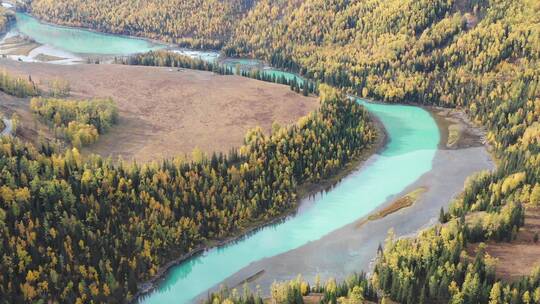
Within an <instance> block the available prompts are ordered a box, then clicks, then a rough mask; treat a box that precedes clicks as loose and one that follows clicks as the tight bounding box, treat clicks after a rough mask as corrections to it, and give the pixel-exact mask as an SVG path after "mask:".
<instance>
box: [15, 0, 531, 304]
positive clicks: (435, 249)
mask: <svg viewBox="0 0 540 304" xmlns="http://www.w3.org/2000/svg"><path fill="white" fill-rule="evenodd" d="M68 2H70V3H77V2H78V1H65V0H64V1H39V0H36V1H34V3H33V4H32V9H33V12H34V13H35V14H38V15H39V16H41V17H43V18H46V16H45V15H50V16H54V17H51V18H50V19H49V20H57V21H62V22H67V23H71V24H74V23H75V21H73V20H78V19H80V17H77V14H80V13H79V12H83V11H85V10H81V9H80V8H79V7H82V6H80V5H73V7H69V5H66V3H68ZM98 2H101V1H98ZM108 2H109V3H111V1H108ZM164 3H165V2H164ZM205 3H211V1H208V2H205ZM221 3H229V2H227V1H223V2H221ZM249 6H251V4H250V5H247V6H246V7H249ZM105 7H107V6H105ZM107 8H108V9H107V10H104V11H105V12H106V13H104V15H106V14H108V13H109V12H111V11H113V10H111V6H108V7H107ZM137 11H144V10H137ZM171 11H174V9H172V8H171ZM72 15H73V16H75V17H73V16H72ZM97 15H98V16H99V14H97ZM128 15H129V16H131V15H136V14H134V13H133V12H131V13H126V15H122V14H118V16H119V17H118V18H119V20H125V19H126V20H129V19H128V18H127V17H126V16H128ZM222 15H223V16H227V14H222ZM85 16H91V14H87V15H85ZM194 16H198V15H197V14H194ZM87 18H90V17H87ZM173 18H174V16H173ZM96 19H97V20H100V21H99V22H96V24H95V25H93V24H92V23H91V22H87V23H81V24H84V25H87V26H94V27H95V28H98V29H106V30H113V29H112V26H111V25H109V27H103V26H102V25H99V26H98V24H108V23H109V22H108V21H106V19H103V18H102V19H99V18H96ZM162 20H169V19H165V18H164V19H162ZM170 20H174V19H170ZM183 21H184V20H182V21H178V22H183ZM171 22H173V21H171ZM111 24H115V21H114V19H113V22H112V23H111ZM196 24H199V23H196ZM208 24H209V26H208V28H209V29H213V28H215V27H214V23H212V22H209V23H208ZM231 24H234V23H228V22H224V23H223V29H226V30H227V31H230V30H233V31H234V33H233V34H232V35H230V37H229V38H228V39H225V40H220V43H216V44H215V45H221V44H223V43H225V47H224V48H223V51H224V53H225V54H227V55H234V56H249V57H257V58H262V59H266V60H267V61H269V62H270V63H272V64H273V65H274V66H277V67H281V68H284V69H287V70H290V71H293V72H298V73H300V74H302V75H305V76H306V77H309V78H311V79H313V80H317V81H320V82H325V83H328V84H330V85H333V86H338V87H342V88H345V89H347V90H348V91H349V92H351V93H355V94H358V95H362V96H365V97H370V98H375V99H379V100H384V101H388V102H420V103H425V104H431V105H442V106H448V107H458V108H461V109H463V110H465V111H466V112H467V114H468V115H469V116H470V117H471V118H472V119H473V120H474V121H475V122H476V123H478V124H481V125H483V126H485V127H486V128H487V130H488V136H487V139H488V141H489V143H490V144H491V146H492V148H493V152H494V155H495V157H496V158H497V162H498V168H497V170H496V171H495V172H490V173H487V172H486V173H482V174H479V175H478V176H475V177H474V178H471V180H470V181H469V182H468V184H467V186H466V188H465V190H464V192H463V196H462V197H461V198H460V199H458V200H456V201H455V202H453V204H452V207H451V208H450V210H449V211H448V212H447V213H443V214H442V216H441V219H443V221H445V222H447V223H446V224H445V225H444V226H437V227H434V228H432V229H429V230H427V231H425V232H424V233H422V235H420V236H419V237H418V238H416V239H403V240H397V241H389V242H388V243H387V244H386V245H385V246H384V247H385V248H384V252H383V253H381V255H380V257H379V260H378V263H377V266H376V269H375V272H374V275H373V277H372V278H371V279H370V283H369V284H368V283H366V282H365V280H359V281H358V284H353V285H350V286H347V287H346V288H345V289H344V290H343V291H341V292H340V293H339V294H340V296H346V297H347V299H348V300H351V301H354V300H355V299H357V300H358V297H359V296H360V295H362V294H363V296H364V297H367V298H369V297H370V294H369V292H368V291H369V290H370V288H372V287H373V288H376V289H378V290H379V292H380V293H381V294H383V295H387V296H390V297H391V298H393V299H395V300H398V301H400V302H402V303H433V302H435V303H439V302H440V303H447V302H450V303H471V304H472V303H488V302H489V303H493V304H495V303H538V302H540V289H538V287H539V282H540V279H539V278H540V275H539V274H538V273H539V272H538V271H535V272H534V273H533V274H532V275H531V276H529V277H526V278H523V279H522V280H521V281H519V282H516V283H507V282H502V281H499V280H498V279H497V278H496V277H495V276H494V273H493V269H492V266H493V261H492V260H490V257H489V255H486V254H485V252H484V251H483V250H479V252H478V254H477V256H476V257H474V258H473V259H472V260H470V259H467V258H465V257H464V254H463V252H464V248H465V247H466V246H467V245H468V244H470V243H471V242H479V241H487V240H494V241H507V240H511V239H512V238H513V237H515V234H516V233H517V231H518V229H519V227H521V226H522V225H523V210H524V208H526V207H527V205H528V204H538V201H539V199H540V184H539V183H540V180H539V177H540V154H539V152H540V121H539V118H540V86H539V82H540V2H538V1H536V0H473V1H461V0H368V1H366V0H330V1H329V0H259V1H257V2H256V3H254V4H253V8H252V9H250V10H249V11H248V12H247V15H246V16H245V18H240V19H239V20H238V22H237V23H236V24H234V25H231ZM163 28H167V27H163ZM134 31H138V32H140V33H142V32H146V30H140V28H139V29H137V30H134ZM128 32H129V31H128ZM164 36H167V35H164ZM218 36H220V35H218ZM224 36H227V35H223V37H224ZM188 37H189V35H188ZM200 37H207V36H206V34H205V33H204V32H201V33H200ZM253 134H258V133H257V132H255V133H253ZM253 134H252V135H250V136H249V138H250V139H253V138H258V136H255V135H253ZM317 138H318V137H317ZM248 143H257V141H253V140H248ZM256 146H259V145H256ZM249 149H252V148H249ZM12 153H13V152H12ZM13 155H16V154H15V153H13ZM294 164H295V165H294V166H295V168H296V169H295V170H298V171H295V170H293V172H296V173H295V174H299V173H300V172H302V171H303V170H306V169H305V168H307V167H305V168H298V167H296V166H297V165H298V163H297V162H294ZM331 164H332V163H331V162H330V167H332V165H331ZM325 166H326V165H321V166H319V167H318V170H321V168H324V167H325ZM235 168H236V167H235ZM241 168H242V167H239V169H241ZM261 172H262V171H261ZM261 172H256V174H254V175H253V176H254V177H255V176H259V175H260V176H265V175H264V174H263V173H261ZM280 172H281V171H280ZM263 184H265V185H267V184H268V183H263ZM15 185H16V184H15ZM278 189H279V188H278ZM272 191H277V190H275V189H272V190H271V191H270V192H268V194H267V195H274V192H272ZM278 193H279V192H278ZM280 194H281V195H284V194H282V193H280ZM260 198H261V196H259V198H258V200H255V201H259V200H260ZM480 211H481V212H484V213H485V216H483V217H481V220H476V221H475V222H474V223H468V222H467V220H466V219H467V215H468V214H470V213H471V212H480ZM265 212H267V211H265ZM257 214H258V215H259V216H260V214H261V213H257ZM265 214H266V213H265ZM268 214H269V215H272V214H275V213H272V212H269V213H268ZM134 223H135V224H138V223H141V222H140V221H137V220H134ZM135 224H133V225H135ZM13 227H15V226H13ZM166 227H168V226H166ZM171 227H174V226H171ZM225 227H226V225H225ZM13 229H15V228H13ZM164 229H165V228H164ZM225 230H226V229H225ZM212 231H213V230H212ZM30 235H31V234H30ZM129 236H130V235H128V237H129ZM131 237H132V236H131ZM13 242H14V243H16V241H13ZM141 242H142V241H141ZM140 246H142V245H140ZM140 246H139V247H140ZM163 248H167V249H171V248H172V249H175V248H174V246H172V245H171V248H168V247H166V246H164V247H163ZM164 250H165V249H164ZM23 260H24V259H23ZM10 261H11V260H10ZM144 261H146V260H144ZM129 263H132V262H131V261H130V262H129ZM133 263H135V262H133ZM140 263H141V262H140V261H138V262H137V263H136V265H140ZM18 265H21V264H18ZM23 265H24V263H23ZM146 265H149V264H148V262H147V264H146ZM152 265H153V264H152ZM115 266H116V265H115ZM146 267H149V266H146ZM128 269H129V268H128ZM137 275H140V274H137ZM29 278H30V281H32V280H31V279H32V278H33V276H30V277H29ZM33 282H35V280H34V281H33ZM360 282H363V283H360ZM17 283H20V284H23V281H22V280H19V281H17ZM28 284H30V283H28ZM35 284H36V283H34V285H32V286H35ZM359 285H361V287H362V290H363V292H361V291H360V290H359V289H356V291H355V287H357V286H359ZM17 286H18V285H17ZM21 286H22V285H21ZM284 286H285V287H280V288H278V289H279V290H281V291H280V292H277V293H276V297H278V298H279V299H281V300H283V301H282V302H284V303H298V301H300V300H299V298H298V295H299V294H300V295H302V294H304V291H303V287H302V286H303V285H302V283H301V282H296V283H295V282H292V283H291V284H289V285H284ZM335 286H336V283H335V282H334V283H330V284H329V285H328V286H327V287H326V289H325V290H326V291H325V293H328V291H329V293H330V296H329V298H327V301H331V302H334V301H335V296H334V297H332V296H331V295H332V294H336V293H335V291H336V290H337V289H336V288H335ZM368 286H372V287H368ZM282 294H286V296H283V295H282ZM215 297H217V298H218V301H225V300H224V299H225V298H227V297H229V296H228V295H215ZM246 299H247V298H242V299H240V298H239V297H234V296H231V297H229V299H228V300H230V301H232V302H238V301H245V300H246ZM251 299H253V301H258V300H257V297H250V298H249V299H247V300H246V301H248V302H249V301H251Z"/></svg>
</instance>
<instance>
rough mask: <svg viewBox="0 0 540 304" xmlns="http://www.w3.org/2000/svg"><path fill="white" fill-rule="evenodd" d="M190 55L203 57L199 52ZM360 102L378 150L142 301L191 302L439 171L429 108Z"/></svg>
mask: <svg viewBox="0 0 540 304" xmlns="http://www.w3.org/2000/svg"><path fill="white" fill-rule="evenodd" d="M16 29H17V30H18V31H19V32H21V33H23V34H25V35H27V36H30V37H32V38H33V39H35V40H36V41H38V42H40V43H42V44H46V45H50V46H53V47H55V48H58V49H61V50H64V51H68V52H73V53H80V54H81V53H82V54H130V53H138V52H145V51H148V50H152V49H156V48H161V47H164V46H163V45H159V44H154V43H152V42H149V41H147V40H143V39H134V38H129V37H122V36H118V35H105V34H99V33H95V32H91V31H86V30H82V29H75V28H68V27H59V26H53V25H48V24H44V23H40V22H38V21H37V20H36V19H34V18H32V17H31V16H29V15H25V14H20V13H18V14H17V25H16ZM189 52H190V54H191V53H192V55H193V54H195V55H194V56H197V51H193V50H190V51H189ZM200 53H201V54H203V55H202V56H201V55H199V56H200V58H201V57H204V56H205V52H200ZM216 54H217V53H216ZM212 55H215V54H212ZM210 57H212V56H210ZM212 58H213V59H212V60H215V58H216V56H213V57H212ZM226 60H227V59H226ZM251 63H252V62H251V61H249V60H243V61H242V60H238V59H235V60H231V61H230V62H225V64H229V65H231V66H233V65H237V64H243V65H245V64H248V65H250V64H251ZM256 64H257V61H253V65H256ZM258 64H259V66H261V65H262V64H261V63H260V62H259V63H258ZM264 69H265V72H267V73H274V74H275V75H276V76H281V75H284V76H285V77H287V78H292V77H298V76H296V75H294V74H291V73H284V72H281V71H278V70H275V69H271V68H270V67H267V66H266V67H264ZM358 102H360V103H361V104H363V105H364V106H366V107H367V109H368V110H369V111H370V112H371V113H372V114H374V115H375V116H376V117H378V118H379V119H380V121H381V122H382V124H383V125H384V127H385V129H386V131H387V134H388V142H387V144H386V145H385V147H384V148H383V149H382V150H381V151H380V152H379V153H378V154H377V155H374V156H372V157H371V159H370V161H368V162H366V165H364V166H362V168H361V169H359V170H358V171H356V172H355V173H353V174H351V175H350V176H348V177H347V178H345V179H344V180H343V181H341V182H340V183H338V185H336V187H334V188H333V189H332V190H330V191H328V192H327V193H325V194H322V195H319V196H317V198H316V199H315V202H314V203H313V204H312V205H310V206H309V207H308V208H306V210H304V211H302V212H298V213H297V214H296V215H293V216H290V217H289V218H287V219H286V220H285V221H283V222H281V223H279V224H274V225H270V226H267V227H265V228H262V229H259V230H258V231H256V232H254V233H252V234H250V235H249V236H247V237H244V238H242V239H241V240H239V241H236V242H234V243H231V244H230V245H227V246H223V247H220V248H214V249H211V250H208V251H206V252H204V253H202V254H200V255H197V256H194V257H192V258H190V259H188V260H186V261H184V262H183V263H180V264H179V265H177V266H175V267H173V268H171V270H170V271H169V272H168V273H167V275H166V276H165V278H164V279H163V280H162V281H160V283H159V284H158V286H157V287H156V288H155V289H154V290H153V291H152V292H150V293H149V294H147V295H145V296H143V297H141V298H140V299H139V302H140V303H145V304H154V303H156V304H157V303H160V304H161V303H180V304H181V303H188V302H190V301H192V300H193V299H194V298H196V297H197V296H199V295H200V294H202V293H205V292H206V291H207V290H208V289H210V288H213V287H215V286H216V285H218V284H219V283H220V282H222V281H223V280H225V279H226V278H227V277H229V276H231V275H233V274H234V273H235V272H237V271H239V270H241V269H242V268H244V267H245V266H247V265H249V264H250V263H252V262H255V261H258V260H261V259H263V258H266V257H271V256H275V255H278V254H281V253H284V252H287V251H290V250H293V249H296V248H298V247H301V246H302V245H305V244H307V243H308V242H311V241H315V240H318V239H320V238H321V237H323V236H325V235H326V234H328V233H330V232H332V231H334V230H336V229H338V228H341V227H343V226H345V225H347V224H349V223H352V222H354V221H355V220H357V219H359V218H361V217H363V216H366V215H367V214H369V213H370V212H371V211H373V210H374V209H375V208H377V207H378V206H380V205H381V204H383V203H384V202H385V201H386V199H387V198H388V197H390V196H392V195H396V194H398V193H400V192H401V191H402V190H403V189H404V188H406V187H407V186H408V185H410V184H412V183H413V182H414V181H415V180H417V179H418V178H419V177H420V176H421V175H423V174H424V173H426V172H428V171H429V170H431V167H432V160H433V158H434V157H435V152H436V150H437V145H438V143H439V130H438V127H437V125H436V123H435V121H434V119H433V118H432V117H431V115H430V114H429V113H428V112H427V111H425V110H423V109H421V108H419V107H414V106H402V105H384V104H376V103H367V102H365V101H362V100H358Z"/></svg>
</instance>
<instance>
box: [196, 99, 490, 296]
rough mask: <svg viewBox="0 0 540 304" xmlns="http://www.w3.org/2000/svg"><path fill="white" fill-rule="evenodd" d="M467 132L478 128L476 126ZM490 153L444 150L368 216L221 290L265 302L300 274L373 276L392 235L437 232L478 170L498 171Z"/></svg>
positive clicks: (248, 271) (266, 262)
mask: <svg viewBox="0 0 540 304" xmlns="http://www.w3.org/2000/svg"><path fill="white" fill-rule="evenodd" d="M423 108H424V109H425V110H426V111H428V112H429V113H430V114H431V115H432V116H433V118H434V119H435V121H436V122H437V126H438V128H439V129H443V128H444V127H445V126H447V124H446V123H445V122H444V120H446V119H447V118H446V117H445V115H441V114H440V113H439V112H440V110H441V109H439V108H432V107H423ZM443 110H444V109H443ZM458 111H459V110H457V111H456V112H458ZM461 113H462V112H461ZM462 114H463V113H462ZM462 114H460V115H462ZM436 116H438V117H436ZM463 123H466V122H465V121H464V122H463ZM469 127H471V128H475V127H474V125H472V124H471V125H469ZM440 131H442V130H440ZM441 133H444V132H441ZM479 134H480V133H479ZM447 140H448V137H447V136H441V143H444V142H446V141H447ZM486 147H488V145H487V144H482V143H480V140H479V141H477V143H476V144H475V145H474V146H459V147H457V148H452V149H449V148H445V147H444V148H443V147H442V146H441V145H440V146H439V148H438V150H437V153H436V156H435V158H434V160H433V168H432V170H430V171H429V172H426V173H425V174H423V175H422V176H421V177H420V178H419V179H418V180H416V181H415V182H413V183H412V184H410V185H409V186H407V187H406V188H405V189H403V191H401V192H400V193H398V194H396V195H394V196H391V197H388V198H387V200H386V201H385V202H384V203H382V204H380V205H379V206H377V208H375V209H374V210H372V211H371V212H370V213H369V214H367V215H365V216H363V217H361V218H359V219H358V220H356V221H355V222H353V223H350V224H347V225H345V226H344V227H342V228H339V229H337V230H335V231H332V232H331V233H329V234H327V235H325V236H324V237H322V238H321V239H319V240H317V241H313V242H310V243H307V244H305V245H303V246H301V247H299V248H297V249H294V250H291V251H289V252H285V253H283V254H280V255H277V256H273V257H269V258H265V259H262V260H260V261H257V262H255V263H252V264H250V265H248V266H246V267H244V268H243V269H241V270H240V271H238V272H237V273H235V274H233V275H232V276H230V277H229V278H227V279H226V280H224V281H223V282H221V283H220V284H219V285H225V286H229V287H231V288H239V287H241V285H242V284H244V283H245V282H247V283H248V286H249V287H250V288H251V289H252V290H254V288H255V287H256V286H260V287H261V288H262V289H263V296H269V293H268V287H269V286H270V285H271V284H272V282H274V281H288V280H291V279H294V278H295V277H296V276H297V275H298V274H302V276H303V278H304V279H305V280H306V281H308V282H310V283H313V282H314V281H315V277H316V276H317V275H320V276H321V279H322V281H323V282H324V280H326V279H328V278H334V279H336V280H337V281H342V280H344V279H346V277H347V275H348V274H351V273H355V272H356V273H358V272H361V271H364V272H366V273H368V274H369V273H370V272H371V271H372V270H373V266H374V263H375V258H376V253H377V248H378V247H379V245H381V244H384V241H385V239H386V237H387V232H388V231H389V229H392V230H393V231H394V232H395V235H396V237H410V236H414V235H416V234H417V233H418V232H419V231H422V230H423V229H426V228H428V227H431V226H433V225H434V224H436V223H437V222H438V215H439V210H440V208H444V209H447V208H448V206H449V204H450V202H451V200H452V199H453V198H454V197H456V196H457V195H459V194H460V193H461V191H462V190H463V183H464V182H465V180H466V179H467V178H468V177H469V176H470V175H471V174H474V172H477V171H480V170H492V169H493V168H494V167H495V165H494V161H493V159H492V158H491V155H490V154H489V153H488V152H487V150H486ZM360 170H362V169H360ZM418 189H425V192H423V193H422V194H421V195H419V197H418V199H417V200H416V201H415V202H414V203H413V204H412V205H410V206H407V207H405V208H402V209H399V210H396V211H394V212H392V213H388V214H385V215H384V216H383V217H380V218H376V219H370V215H373V214H377V213H378V212H380V211H382V210H385V209H387V208H388V207H389V206H391V205H392V204H393V203H394V202H395V201H396V200H399V199H400V198H402V197H404V196H406V195H408V194H410V193H411V192H414V191H416V190H418ZM254 274H256V275H254ZM219 288H220V287H219V286H217V285H216V286H214V287H212V288H210V289H209V290H207V291H205V292H203V293H201V294H200V295H199V296H198V297H197V298H196V299H195V301H193V302H198V301H200V300H203V299H204V298H205V297H206V295H207V294H208V293H210V292H215V291H218V290H219Z"/></svg>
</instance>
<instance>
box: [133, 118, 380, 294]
mask: <svg viewBox="0 0 540 304" xmlns="http://www.w3.org/2000/svg"><path fill="white" fill-rule="evenodd" d="M370 119H371V122H372V123H373V126H374V128H375V130H376V132H377V135H376V139H375V141H374V142H373V143H372V144H370V146H369V147H367V148H364V150H363V151H362V153H361V154H360V155H359V156H358V157H357V158H355V159H354V160H351V161H350V162H349V163H348V164H347V165H345V167H343V168H341V169H340V170H339V171H338V172H337V173H336V174H335V175H334V176H332V177H330V178H326V179H324V180H321V181H319V182H317V183H309V184H305V185H302V186H300V187H299V188H298V189H297V203H295V205H294V206H292V207H291V208H290V209H289V210H287V211H285V212H284V213H283V214H281V215H279V216H278V217H276V218H274V219H271V220H269V221H264V220H259V221H256V222H254V223H253V224H252V225H250V226H249V227H247V228H245V229H243V230H240V231H237V232H236V233H234V234H233V235H232V236H230V237H227V238H225V239H223V240H211V241H208V242H207V243H206V244H202V245H200V246H198V247H197V248H196V249H195V250H193V251H192V252H189V253H186V254H184V255H181V256H180V257H177V258H175V259H173V260H172V261H170V262H168V263H167V264H165V265H164V266H162V267H160V268H159V269H158V271H157V273H156V275H155V276H154V277H152V278H151V279H149V280H147V281H145V282H142V283H140V284H138V287H139V291H138V292H137V293H136V294H135V295H134V296H133V299H132V300H131V301H130V303H137V302H138V300H139V299H140V298H141V297H143V296H145V295H147V294H149V293H151V292H152V291H154V290H155V289H156V288H157V287H158V286H159V283H160V282H162V280H164V279H165V278H166V277H167V275H168V273H169V271H170V270H171V269H172V268H173V267H174V266H177V265H179V264H181V263H183V262H185V261H187V260H189V259H190V258H192V257H194V256H196V255H198V254H202V253H204V252H206V251H208V250H215V249H218V248H220V247H224V246H228V245H231V244H234V243H235V242H237V241H241V240H242V239H244V238H246V237H249V236H250V235H251V234H253V233H256V232H257V231H258V230H260V229H263V228H265V227H268V226H271V225H274V224H277V223H279V222H282V221H284V220H286V219H287V218H288V217H291V216H295V215H296V214H297V212H299V209H300V207H301V204H300V203H301V202H302V201H303V200H304V199H305V198H309V197H312V196H314V195H316V194H318V193H321V192H324V191H328V190H329V189H331V188H332V187H333V186H334V185H336V184H337V183H339V182H340V181H341V180H342V179H343V178H344V177H346V176H348V175H349V174H350V173H351V172H353V171H355V170H358V168H359V167H360V165H362V163H363V162H364V161H366V160H367V159H368V158H369V157H370V156H371V155H373V154H375V153H377V152H379V151H381V150H382V149H384V147H385V146H386V144H387V142H388V135H387V132H386V130H385V128H384V126H383V124H382V122H381V121H380V120H379V119H378V118H377V117H376V116H375V115H373V114H370Z"/></svg>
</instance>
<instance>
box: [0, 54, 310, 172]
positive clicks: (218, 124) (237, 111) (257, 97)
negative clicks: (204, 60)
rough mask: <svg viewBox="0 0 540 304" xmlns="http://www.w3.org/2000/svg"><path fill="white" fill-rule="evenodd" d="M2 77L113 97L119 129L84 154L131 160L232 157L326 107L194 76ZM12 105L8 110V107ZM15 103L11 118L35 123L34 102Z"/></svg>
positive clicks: (102, 68)
mask: <svg viewBox="0 0 540 304" xmlns="http://www.w3.org/2000/svg"><path fill="white" fill-rule="evenodd" d="M0 70H6V71H8V72H9V73H11V74H14V75H20V76H21V77H29V76H31V77H32V79H33V80H34V81H35V82H36V83H38V84H39V85H40V87H42V88H43V89H47V87H48V84H49V83H50V82H51V81H53V80H54V79H56V78H61V79H64V80H67V81H69V83H70V86H71V91H72V96H73V97H75V98H92V97H112V98H113V99H114V100H115V102H116V103H117V104H118V108H119V113H120V121H119V123H118V125H117V126H115V127H114V128H113V129H112V130H111V131H110V132H109V133H107V134H105V135H103V136H101V137H100V139H99V141H98V142H97V143H95V144H94V145H92V146H89V147H88V148H85V149H84V150H83V152H84V153H86V154H88V153H97V154H101V155H103V156H112V157H113V158H117V157H122V158H123V159H124V160H131V159H134V160H137V161H143V162H144V161H152V160H159V159H163V158H171V157H174V156H178V155H182V154H188V155H190V153H191V152H192V151H193V149H195V148H196V147H197V148H199V149H201V150H202V151H204V152H207V153H211V152H212V151H218V152H228V151H229V150H230V149H231V148H233V147H239V146H240V145H242V144H243V138H244V135H245V133H246V131H247V130H249V129H251V128H253V127H256V126H260V127H262V128H263V129H264V130H266V131H270V129H271V126H272V123H273V122H278V123H279V124H281V125H287V124H291V123H294V122H296V121H297V120H298V118H300V117H302V116H304V115H306V114H308V113H310V112H311V111H312V110H314V109H315V108H317V107H318V101H317V99H316V98H315V97H304V96H302V95H300V94H296V93H294V92H292V91H291V90H290V89H289V88H288V87H287V86H283V85H279V84H273V83H267V82H262V81H258V80H254V79H248V78H244V77H239V76H222V75H217V74H214V73H211V72H203V71H195V70H188V69H176V68H175V69H169V68H160V67H139V66H123V65H114V64H102V65H92V64H80V65H51V64H45V63H25V62H17V61H12V60H5V59H4V60H0ZM5 100H6V99H5V98H2V99H0V105H2V106H4V107H6V104H5V103H6V102H5ZM7 102H9V103H10V104H11V106H9V109H7V110H8V112H9V111H11V112H12V111H17V112H21V114H20V115H21V116H24V117H28V115H29V113H25V112H24V111H25V109H28V106H27V103H28V101H27V100H22V99H13V98H11V99H10V100H8V101H7ZM26 112H28V111H26ZM30 116H31V115H30ZM34 131H35V132H36V133H37V131H36V130H34ZM29 132H30V131H29Z"/></svg>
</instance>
